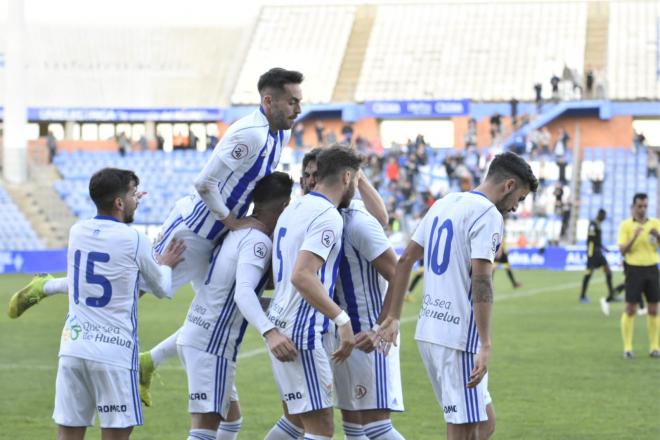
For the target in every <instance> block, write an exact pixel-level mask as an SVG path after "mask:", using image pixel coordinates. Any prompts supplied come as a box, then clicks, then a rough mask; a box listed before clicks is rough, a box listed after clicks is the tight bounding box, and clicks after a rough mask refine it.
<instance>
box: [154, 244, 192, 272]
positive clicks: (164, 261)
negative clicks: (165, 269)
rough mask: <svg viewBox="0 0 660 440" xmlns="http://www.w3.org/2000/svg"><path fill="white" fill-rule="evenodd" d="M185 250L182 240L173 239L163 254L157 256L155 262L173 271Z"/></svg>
mask: <svg viewBox="0 0 660 440" xmlns="http://www.w3.org/2000/svg"><path fill="white" fill-rule="evenodd" d="M185 250H186V245H185V244H183V240H179V239H178V238H173V239H172V241H170V244H168V245H167V248H166V249H165V252H163V253H162V254H160V255H158V258H157V261H158V263H159V264H161V265H163V266H169V267H171V268H172V269H174V268H175V267H176V266H177V264H179V263H181V262H182V261H183V251H185Z"/></svg>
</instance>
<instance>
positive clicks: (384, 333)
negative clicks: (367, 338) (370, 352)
mask: <svg viewBox="0 0 660 440" xmlns="http://www.w3.org/2000/svg"><path fill="white" fill-rule="evenodd" d="M398 336H399V320H398V319H395V318H392V317H391V316H388V317H387V318H385V320H384V321H383V322H382V323H381V324H380V327H379V328H378V331H377V332H376V336H375V340H374V343H375V344H376V350H378V351H379V352H381V353H383V354H384V355H385V356H387V353H389V352H390V348H392V345H397V344H396V339H397V337H398Z"/></svg>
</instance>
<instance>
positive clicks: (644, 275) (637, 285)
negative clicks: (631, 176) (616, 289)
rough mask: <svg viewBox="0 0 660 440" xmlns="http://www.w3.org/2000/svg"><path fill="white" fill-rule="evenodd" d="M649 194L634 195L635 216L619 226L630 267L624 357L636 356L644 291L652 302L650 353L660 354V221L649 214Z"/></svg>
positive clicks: (623, 319)
mask: <svg viewBox="0 0 660 440" xmlns="http://www.w3.org/2000/svg"><path fill="white" fill-rule="evenodd" d="M648 204H649V201H648V197H647V195H646V194H644V193H637V194H635V196H634V197H633V204H632V218H629V219H627V220H624V221H623V223H621V226H620V227H619V237H618V240H617V241H618V244H619V249H620V250H621V254H622V255H623V259H624V261H625V263H626V264H627V271H626V307H625V310H624V312H623V315H622V316H621V335H622V336H623V358H624V359H632V358H633V343H632V342H633V331H634V324H635V312H636V311H637V304H638V303H639V301H640V299H641V297H642V294H644V295H646V301H647V302H648V315H647V324H648V326H647V327H648V332H649V344H650V352H649V354H650V355H651V357H653V358H660V344H659V342H658V340H659V339H660V335H659V333H658V330H659V329H660V317H659V316H658V301H660V279H659V278H658V260H659V258H658V243H659V242H660V240H658V238H659V235H658V231H660V221H659V220H658V219H655V218H648V217H647V216H646V210H647V208H648Z"/></svg>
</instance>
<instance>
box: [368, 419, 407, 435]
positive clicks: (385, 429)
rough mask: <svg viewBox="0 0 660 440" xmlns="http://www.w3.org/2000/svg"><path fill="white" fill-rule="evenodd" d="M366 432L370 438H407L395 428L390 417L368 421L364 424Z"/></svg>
mask: <svg viewBox="0 0 660 440" xmlns="http://www.w3.org/2000/svg"><path fill="white" fill-rule="evenodd" d="M364 432H365V433H366V434H367V437H369V440H375V439H378V440H405V439H404V437H403V436H402V435H401V434H399V431H397V430H396V429H394V426H392V420H390V419H387V420H379V421H377V422H372V423H367V424H366V425H364Z"/></svg>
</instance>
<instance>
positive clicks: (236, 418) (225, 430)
mask: <svg viewBox="0 0 660 440" xmlns="http://www.w3.org/2000/svg"><path fill="white" fill-rule="evenodd" d="M242 423H243V417H241V406H240V405H239V403H238V400H232V401H231V402H230V403H229V412H227V418H226V419H225V420H222V421H221V422H220V426H218V433H217V437H216V440H235V439H236V438H238V432H239V431H240V430H241V424H242Z"/></svg>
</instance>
